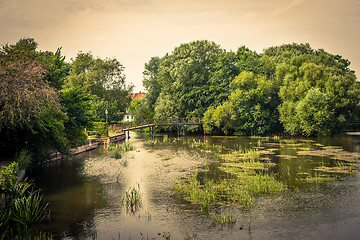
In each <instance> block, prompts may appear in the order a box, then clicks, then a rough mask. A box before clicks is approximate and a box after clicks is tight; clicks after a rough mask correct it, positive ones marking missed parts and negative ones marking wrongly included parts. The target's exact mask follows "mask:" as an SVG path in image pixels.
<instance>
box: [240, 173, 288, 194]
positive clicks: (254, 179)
mask: <svg viewBox="0 0 360 240" xmlns="http://www.w3.org/2000/svg"><path fill="white" fill-rule="evenodd" d="M241 181H242V185H243V186H244V189H245V191H246V192H248V193H249V194H252V195H259V194H274V193H281V192H283V191H284V190H285V189H286V186H285V185H284V184H283V183H282V182H280V181H278V180H276V179H275V177H274V175H267V174H264V175H262V174H256V173H254V174H251V175H250V174H249V175H248V176H247V177H244V178H243V179H242V180H241Z"/></svg>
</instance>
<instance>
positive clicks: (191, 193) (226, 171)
mask: <svg viewBox="0 0 360 240" xmlns="http://www.w3.org/2000/svg"><path fill="white" fill-rule="evenodd" d="M225 140H226V138H224V139H223V141H221V147H219V146H220V145H218V144H212V145H211V144H208V142H207V141H206V140H204V141H195V140H194V141H193V142H190V146H191V147H193V148H196V149H198V150H199V151H201V152H205V154H207V155H206V156H207V158H208V159H209V158H211V156H213V157H212V158H213V159H214V161H213V162H211V161H209V160H207V161H206V164H205V166H204V168H203V169H202V170H198V171H197V172H195V173H193V174H191V175H189V176H187V177H185V178H184V179H182V180H181V181H179V182H178V183H177V184H176V185H175V187H174V192H175V194H176V195H178V196H181V197H182V198H184V199H185V200H188V201H190V202H191V203H193V204H194V205H195V206H198V207H199V208H200V209H201V210H202V211H203V212H204V213H205V214H206V215H207V216H209V217H210V219H212V221H213V222H214V224H215V225H224V224H225V225H230V226H231V225H232V224H235V223H234V221H236V219H233V218H232V213H231V212H227V214H224V212H221V213H219V212H217V213H216V212H215V211H214V208H218V206H228V205H229V204H230V205H237V206H239V207H240V208H242V209H243V210H246V209H249V208H251V207H253V206H254V204H255V202H256V199H258V198H259V196H261V195H270V194H279V193H282V192H284V191H286V190H287V189H288V188H290V187H291V188H294V189H298V187H297V186H296V185H294V184H299V185H301V183H302V184H311V185H312V184H316V185H317V184H320V183H323V182H328V181H333V180H336V179H338V178H339V177H340V176H343V175H341V174H349V173H352V171H354V169H355V168H356V166H357V165H358V163H359V161H360V155H359V154H358V153H350V152H346V151H344V150H343V149H342V148H340V147H334V146H324V145H322V144H319V143H317V142H316V141H314V140H308V139H281V138H279V137H277V138H250V139H249V140H248V142H247V143H246V144H247V146H248V148H247V149H243V148H242V147H241V146H240V145H238V146H236V144H234V145H235V149H228V148H226V147H223V146H222V144H223V143H224V142H225ZM224 146H226V145H224ZM228 146H229V144H228ZM203 149H207V150H206V151H203ZM303 156H309V158H306V157H303ZM274 159H277V160H276V161H274ZM279 159H284V160H283V161H282V165H280V166H279V165H278V163H279V161H280V160H279ZM287 164H289V165H287ZM355 165H356V166H355ZM212 166H216V169H217V172H218V173H219V172H221V177H219V176H214V173H213V172H211V171H212V170H211V169H212V168H213V167H212ZM294 167H295V168H294ZM290 168H291V171H292V172H291V173H290ZM283 169H285V170H286V169H287V171H283ZM286 174H288V176H287V175H286ZM217 175H219V174H217ZM289 181H293V182H291V184H292V185H289V186H288V183H289ZM294 181H295V183H294ZM296 182H297V183H296Z"/></svg>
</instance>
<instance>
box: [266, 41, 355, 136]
mask: <svg viewBox="0 0 360 240" xmlns="http://www.w3.org/2000/svg"><path fill="white" fill-rule="evenodd" d="M265 54H267V55H269V56H270V57H271V58H273V59H274V61H276V62H277V68H276V80H277V82H278V83H279V84H280V85H281V87H280V90H279V96H280V99H281V102H282V103H281V105H280V106H279V112H280V121H281V122H282V123H283V125H284V128H285V130H286V131H287V132H288V133H290V134H292V135H296V134H305V135H318V134H322V133H323V132H329V133H332V134H333V133H335V132H337V131H340V130H341V129H342V128H343V126H344V125H345V124H346V120H347V119H351V116H352V113H353V112H354V109H355V106H356V104H357V101H358V100H357V96H358V95H359V86H358V85H357V84H356V76H355V73H354V71H352V70H350V69H349V65H350V62H349V61H348V60H346V59H343V58H342V57H341V56H339V55H332V54H329V53H327V52H325V51H324V50H322V49H320V50H313V49H311V47H310V45H309V44H299V45H298V44H290V45H283V46H280V47H272V48H270V49H268V50H265ZM314 89H316V91H315V90H314ZM320 93H321V94H320ZM308 94H310V95H308ZM322 94H323V95H322ZM310 96H311V97H310ZM315 96H316V97H315ZM321 99H322V100H321ZM324 99H326V101H324ZM320 100H321V101H320ZM310 101H315V102H316V101H320V102H323V103H325V102H326V109H327V111H328V112H329V113H330V114H329V115H327V116H326V121H325V119H322V120H320V119H319V121H320V122H313V124H314V125H313V126H310V125H311V121H309V119H311V118H313V116H319V117H320V116H322V117H325V116H323V114H322V111H323V109H322V108H310V109H311V110H312V111H314V112H309V111H310V109H308V111H305V106H307V104H305V103H308V102H310ZM315 102H314V104H315ZM304 114H308V116H305V115H304ZM320 123H321V124H320ZM329 123H331V124H330V125H329ZM320 125H321V126H322V128H323V129H320V127H319V126H320Z"/></svg>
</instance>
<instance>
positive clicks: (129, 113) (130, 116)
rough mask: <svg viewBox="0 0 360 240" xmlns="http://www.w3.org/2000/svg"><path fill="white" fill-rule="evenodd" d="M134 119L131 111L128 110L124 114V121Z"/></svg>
mask: <svg viewBox="0 0 360 240" xmlns="http://www.w3.org/2000/svg"><path fill="white" fill-rule="evenodd" d="M131 121H134V115H133V114H132V113H131V112H127V113H125V115H124V122H131Z"/></svg>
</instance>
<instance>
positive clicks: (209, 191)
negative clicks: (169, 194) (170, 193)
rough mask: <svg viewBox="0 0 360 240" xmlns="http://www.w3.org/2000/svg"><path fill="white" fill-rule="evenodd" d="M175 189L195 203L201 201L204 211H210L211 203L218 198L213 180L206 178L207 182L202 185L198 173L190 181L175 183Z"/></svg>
mask: <svg viewBox="0 0 360 240" xmlns="http://www.w3.org/2000/svg"><path fill="white" fill-rule="evenodd" d="M174 191H175V192H176V193H178V194H183V195H185V196H186V199H188V200H190V201H192V202H194V203H199V204H200V207H201V210H202V211H203V212H204V213H208V212H209V210H210V207H211V204H212V203H213V202H214V201H215V200H216V190H215V188H214V183H213V181H212V180H208V179H206V180H205V184H204V185H201V184H200V181H199V180H197V179H196V175H193V176H191V177H190V179H189V181H188V182H182V183H178V184H177V185H175V187H174Z"/></svg>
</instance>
